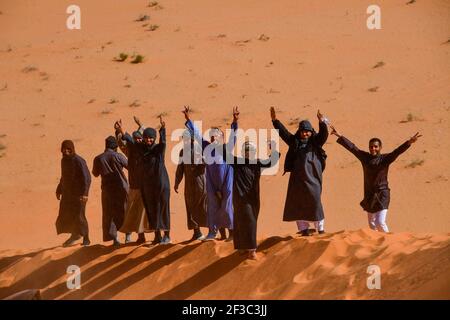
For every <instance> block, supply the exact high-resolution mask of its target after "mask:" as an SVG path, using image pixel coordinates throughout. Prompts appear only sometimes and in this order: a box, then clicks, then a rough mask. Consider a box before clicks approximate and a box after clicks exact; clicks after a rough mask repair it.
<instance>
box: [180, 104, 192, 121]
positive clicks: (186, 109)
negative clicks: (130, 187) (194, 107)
mask: <svg viewBox="0 0 450 320" xmlns="http://www.w3.org/2000/svg"><path fill="white" fill-rule="evenodd" d="M181 112H182V113H183V114H184V118H185V119H186V121H189V120H190V119H191V117H190V115H191V109H190V107H189V106H184V110H183V111H181Z"/></svg>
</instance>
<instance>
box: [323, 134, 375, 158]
mask: <svg viewBox="0 0 450 320" xmlns="http://www.w3.org/2000/svg"><path fill="white" fill-rule="evenodd" d="M330 127H331V134H334V135H335V136H337V137H338V139H337V141H336V142H337V143H339V144H340V145H341V146H343V147H344V148H345V149H347V150H348V151H350V152H351V153H353V154H354V155H355V157H357V158H358V159H359V160H360V161H362V160H363V158H364V156H365V155H366V154H367V153H366V152H364V151H361V150H359V149H358V147H357V146H355V145H354V144H353V142H351V141H350V140H349V139H347V138H346V137H344V136H343V135H341V134H340V133H339V132H337V130H336V128H335V127H334V126H330Z"/></svg>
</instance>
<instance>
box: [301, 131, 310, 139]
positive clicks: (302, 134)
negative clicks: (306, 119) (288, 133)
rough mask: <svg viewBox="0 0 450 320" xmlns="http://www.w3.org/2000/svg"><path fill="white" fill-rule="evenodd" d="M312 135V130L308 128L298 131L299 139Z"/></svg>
mask: <svg viewBox="0 0 450 320" xmlns="http://www.w3.org/2000/svg"><path fill="white" fill-rule="evenodd" d="M311 135H312V132H311V131H309V130H301V131H300V139H309V138H310V137H311Z"/></svg>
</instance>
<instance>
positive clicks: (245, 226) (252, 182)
mask: <svg viewBox="0 0 450 320" xmlns="http://www.w3.org/2000/svg"><path fill="white" fill-rule="evenodd" d="M275 149H276V145H275V142H274V141H272V142H271V145H270V147H269V150H270V151H272V150H273V151H272V153H271V156H270V158H269V159H267V160H260V159H257V158H256V147H255V146H254V145H253V144H252V143H251V142H248V141H247V142H245V143H244V145H243V148H242V153H243V156H242V157H239V158H238V157H233V158H234V161H233V208H234V227H233V230H234V232H233V243H234V248H235V249H236V250H239V251H240V252H241V253H247V258H248V259H252V260H254V259H256V248H257V243H256V229H257V228H256V226H257V220H258V214H259V207H260V191H259V190H260V188H259V181H260V177H261V170H262V169H263V168H270V167H271V166H273V165H275V164H276V163H277V162H278V160H279V157H280V153H278V152H276V151H275Z"/></svg>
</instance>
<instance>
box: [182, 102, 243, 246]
mask: <svg viewBox="0 0 450 320" xmlns="http://www.w3.org/2000/svg"><path fill="white" fill-rule="evenodd" d="M183 113H184V115H185V118H186V123H185V125H186V127H187V128H188V130H189V131H190V133H191V135H193V136H194V138H195V139H196V140H197V141H198V142H199V144H201V146H202V150H203V156H204V158H205V162H206V190H207V223H208V229H209V232H208V235H207V236H206V237H205V238H204V239H202V240H204V241H211V240H215V239H216V236H217V231H220V233H221V239H222V240H225V241H232V240H233V167H232V166H231V165H230V164H228V163H227V161H224V159H223V155H224V154H226V153H227V150H232V148H233V147H234V144H235V143H236V138H235V137H233V138H232V139H230V140H229V141H228V143H224V141H223V140H224V134H223V132H222V131H221V130H220V129H219V128H211V130H210V141H207V140H205V139H203V136H202V134H201V132H199V131H198V128H197V127H196V126H195V125H194V123H193V122H192V121H191V119H190V108H189V107H188V106H185V107H184V110H183ZM238 120H239V110H238V107H234V108H233V122H232V123H231V130H232V131H233V132H235V131H236V130H237V128H238ZM233 136H234V135H233ZM226 229H228V232H229V235H228V237H227V236H226Z"/></svg>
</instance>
